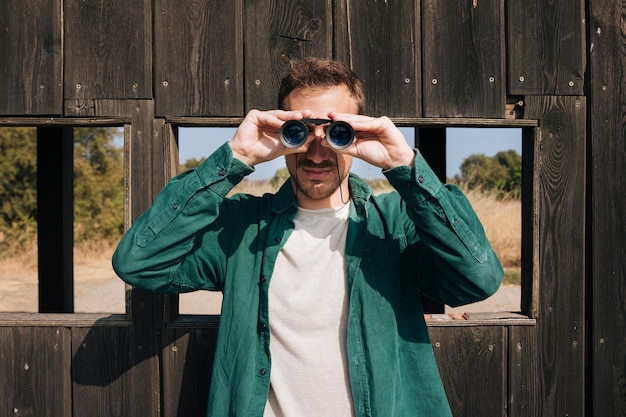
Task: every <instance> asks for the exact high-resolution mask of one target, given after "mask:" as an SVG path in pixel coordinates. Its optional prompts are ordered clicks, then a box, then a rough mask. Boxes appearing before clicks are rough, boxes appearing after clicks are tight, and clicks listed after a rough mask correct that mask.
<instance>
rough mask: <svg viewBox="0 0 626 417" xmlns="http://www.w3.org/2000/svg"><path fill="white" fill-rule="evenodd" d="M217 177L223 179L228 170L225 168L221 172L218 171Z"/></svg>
mask: <svg viewBox="0 0 626 417" xmlns="http://www.w3.org/2000/svg"><path fill="white" fill-rule="evenodd" d="M217 175H219V176H220V177H223V176H224V175H226V170H225V169H224V168H220V170H219V171H217Z"/></svg>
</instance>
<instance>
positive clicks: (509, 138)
mask: <svg viewBox="0 0 626 417" xmlns="http://www.w3.org/2000/svg"><path fill="white" fill-rule="evenodd" d="M235 130H236V129H235V128H225V127H223V128H205V127H186V128H183V127H181V128H179V151H180V161H181V162H185V161H186V160H187V159H189V158H202V157H206V156H208V155H210V154H211V153H212V152H213V151H214V150H215V149H217V147H219V146H220V145H221V144H223V143H224V142H226V141H228V140H230V139H231V138H232V136H233V134H234V132H235ZM402 131H403V132H404V134H405V136H406V138H407V141H408V142H409V143H410V144H411V145H413V144H414V140H415V138H414V136H413V129H402ZM447 141H448V142H447V154H446V167H447V169H446V175H447V176H448V177H449V178H452V177H454V176H455V175H457V174H458V173H459V167H460V165H461V163H462V162H463V160H464V159H465V158H467V157H468V156H469V155H471V154H477V153H479V154H484V155H486V156H493V155H495V154H496V153H498V152H499V151H506V150H509V149H514V150H515V151H517V153H518V154H520V155H521V154H522V131H521V129H519V128H448V130H447ZM284 166H285V163H284V158H279V159H276V160H274V161H270V162H266V163H265V164H261V165H258V166H257V167H256V170H255V172H254V173H253V174H251V175H250V176H249V177H248V178H250V179H255V180H260V179H268V178H271V177H272V176H273V175H274V173H275V172H276V170H277V169H279V168H282V167H284ZM352 171H353V172H354V173H356V174H357V175H359V176H361V177H363V178H367V179H375V178H383V175H382V174H381V172H380V169H379V168H377V167H373V166H371V165H369V164H367V163H365V162H363V161H360V160H358V159H354V161H353V163H352Z"/></svg>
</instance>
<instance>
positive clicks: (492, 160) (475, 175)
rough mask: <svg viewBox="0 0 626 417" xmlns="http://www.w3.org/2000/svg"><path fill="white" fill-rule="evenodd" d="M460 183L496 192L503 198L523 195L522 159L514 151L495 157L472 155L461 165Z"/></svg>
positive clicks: (502, 152)
mask: <svg viewBox="0 0 626 417" xmlns="http://www.w3.org/2000/svg"><path fill="white" fill-rule="evenodd" d="M460 181H461V182H463V183H465V184H466V185H467V187H468V188H470V189H472V188H477V187H480V188H482V189H484V190H495V191H497V192H498V193H499V195H500V196H501V197H504V196H510V197H513V198H520V197H521V195H522V157H521V156H520V155H519V154H518V153H517V152H516V151H515V150H513V149H509V150H508V151H501V152H498V153H497V154H495V155H494V156H493V157H488V156H485V155H484V154H472V155H470V156H468V157H467V158H466V159H465V160H464V161H463V163H462V164H461V174H460Z"/></svg>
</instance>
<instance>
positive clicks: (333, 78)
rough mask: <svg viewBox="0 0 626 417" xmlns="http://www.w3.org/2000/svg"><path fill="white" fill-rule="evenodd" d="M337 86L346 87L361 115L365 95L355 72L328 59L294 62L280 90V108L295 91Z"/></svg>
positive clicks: (305, 59)
mask: <svg viewBox="0 0 626 417" xmlns="http://www.w3.org/2000/svg"><path fill="white" fill-rule="evenodd" d="M337 85H345V86H346V87H347V88H348V90H350V93H351V94H352V96H353V97H354V98H355V99H356V101H357V104H358V106H359V113H362V112H363V108H364V107H365V94H364V92H363V84H362V83H361V80H360V79H359V77H358V76H357V75H356V74H355V73H354V71H352V70H351V69H350V68H348V67H347V66H345V65H344V64H343V63H341V62H339V61H333V60H331V59H326V58H316V57H308V58H302V59H298V60H292V61H291V62H290V63H289V72H288V73H287V75H285V77H284V78H283V79H282V82H281V84H280V89H279V90H278V108H279V109H284V104H285V98H286V97H287V96H288V95H289V94H291V93H292V92H293V91H295V90H300V89H303V88H318V87H333V86H337Z"/></svg>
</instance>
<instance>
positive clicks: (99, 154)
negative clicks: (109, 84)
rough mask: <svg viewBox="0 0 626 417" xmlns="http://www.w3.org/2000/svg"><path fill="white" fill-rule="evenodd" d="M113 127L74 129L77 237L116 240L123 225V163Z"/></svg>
mask: <svg viewBox="0 0 626 417" xmlns="http://www.w3.org/2000/svg"><path fill="white" fill-rule="evenodd" d="M114 139H115V131H114V130H113V129H111V128H103V127H95V128H93V127H92V128H76V129H74V241H75V242H76V243H79V244H80V243H82V242H85V241H87V240H98V239H104V240H107V241H109V242H113V241H115V240H117V239H118V238H119V237H120V235H121V233H122V231H123V225H124V187H123V184H124V164H123V154H122V149H121V148H119V147H116V146H115V141H114Z"/></svg>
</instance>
